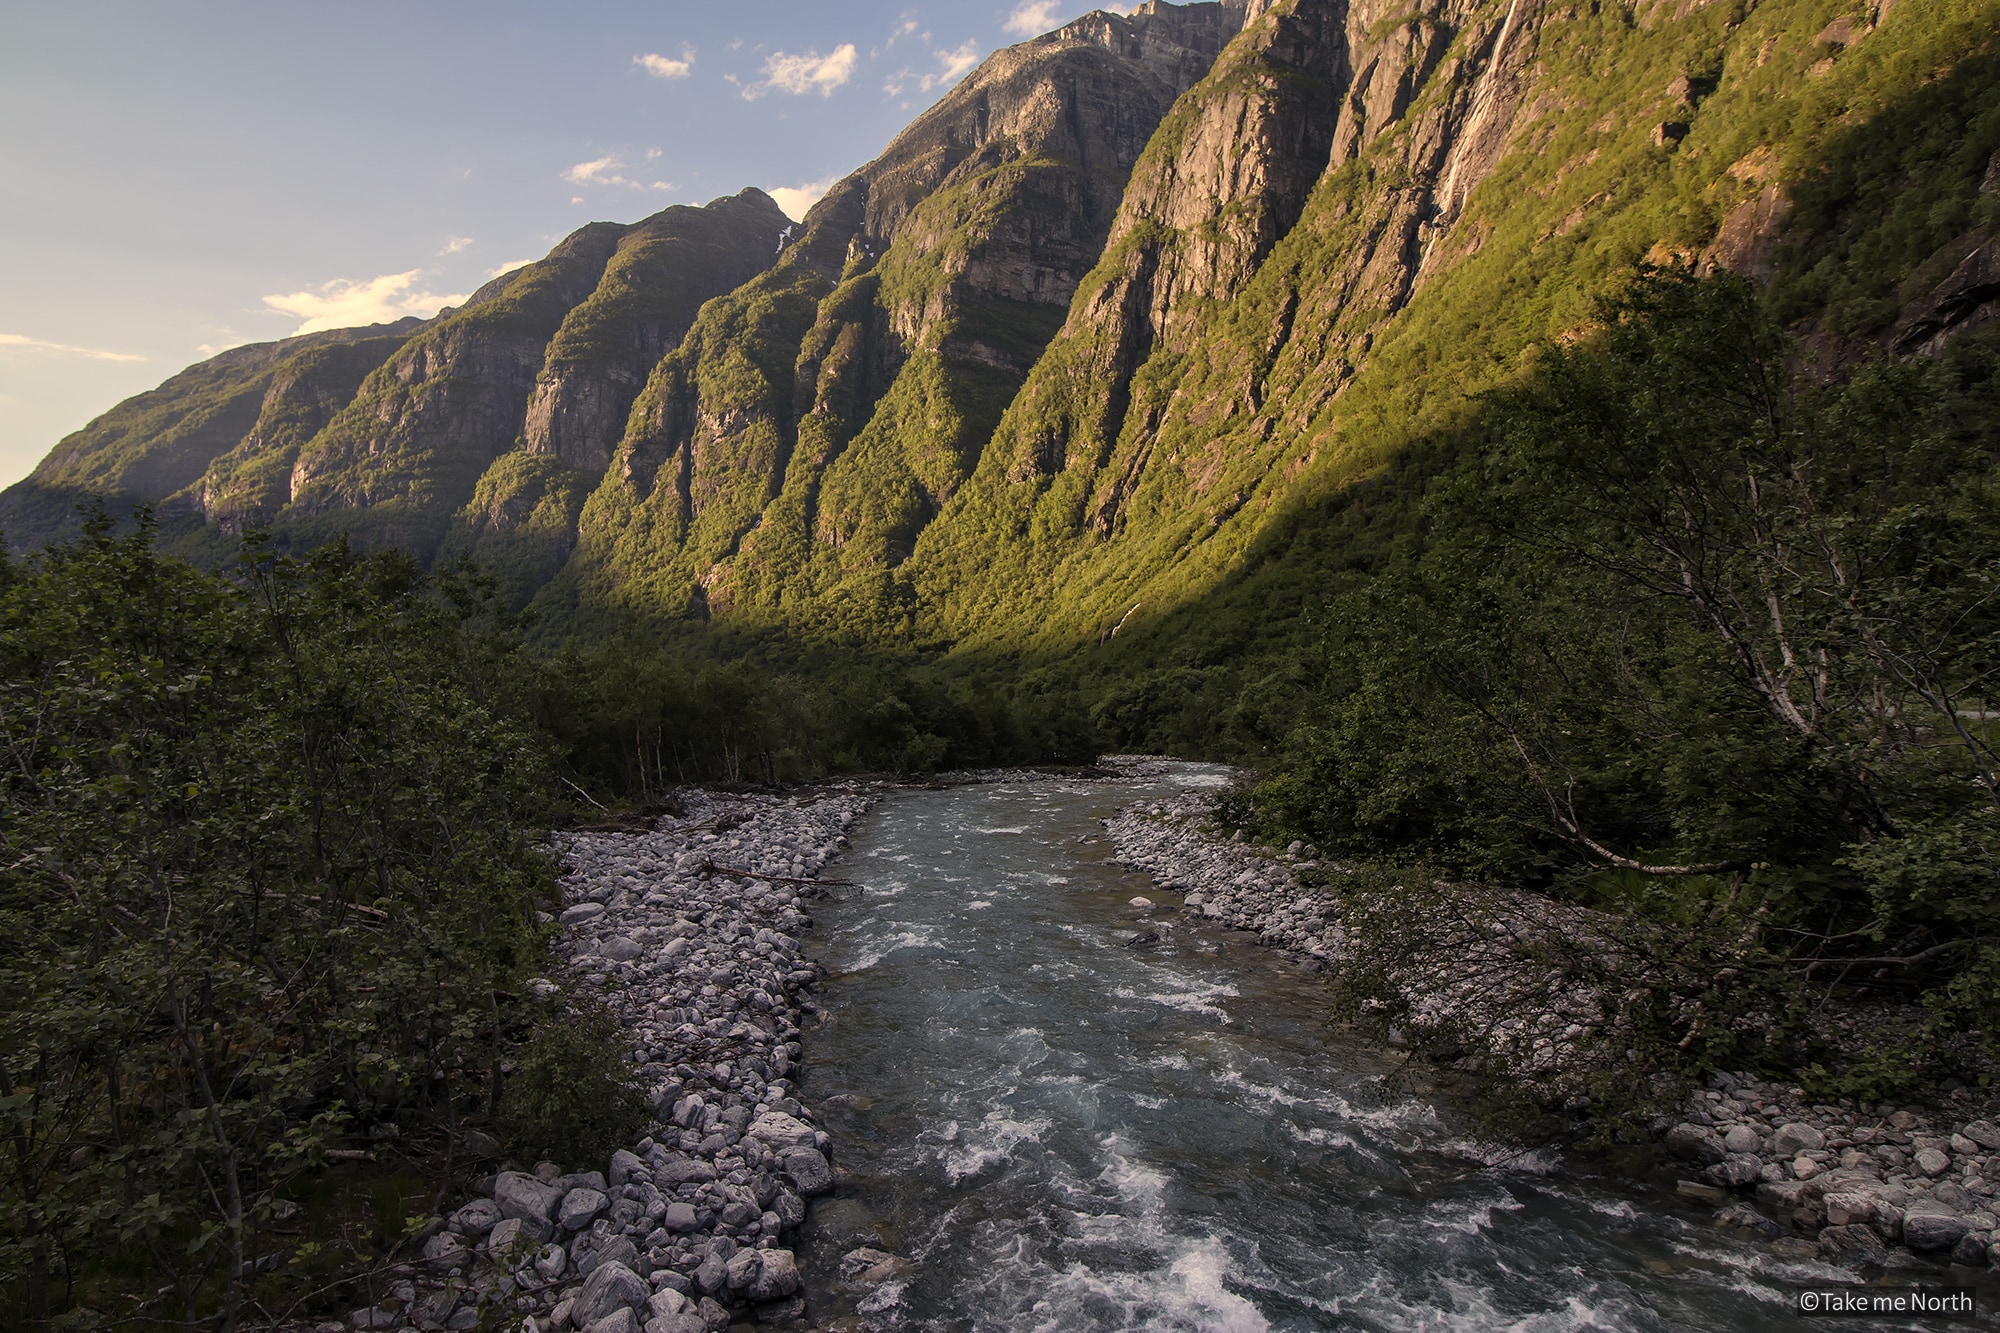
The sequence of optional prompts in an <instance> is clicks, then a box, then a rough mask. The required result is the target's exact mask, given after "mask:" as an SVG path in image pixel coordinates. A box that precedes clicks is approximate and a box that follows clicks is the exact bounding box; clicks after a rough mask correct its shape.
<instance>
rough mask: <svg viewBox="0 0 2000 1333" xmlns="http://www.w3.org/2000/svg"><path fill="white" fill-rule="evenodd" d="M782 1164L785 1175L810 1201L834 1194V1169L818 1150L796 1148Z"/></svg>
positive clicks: (787, 1154) (787, 1155) (786, 1155)
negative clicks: (823, 1195)
mask: <svg viewBox="0 0 2000 1333" xmlns="http://www.w3.org/2000/svg"><path fill="white" fill-rule="evenodd" d="M780 1162H781V1164H782V1166H783V1169H784V1173H785V1175H786V1176H788V1177H789V1178H790V1179H791V1182H792V1184H793V1185H795V1186H797V1188H798V1191H799V1193H800V1194H803V1195H805V1196H806V1197H807V1198H808V1199H810V1198H813V1197H814V1196H816V1195H820V1194H830V1193H832V1192H833V1167H832V1166H831V1165H830V1164H829V1163H828V1162H827V1160H826V1157H825V1156H824V1155H823V1154H822V1153H821V1152H820V1151H819V1150H818V1149H817V1148H794V1149H792V1150H791V1151H790V1152H788V1153H786V1154H785V1155H784V1156H783V1157H782V1158H781V1159H780Z"/></svg>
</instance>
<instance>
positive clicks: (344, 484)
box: [285, 223, 627, 559]
mask: <svg viewBox="0 0 2000 1333" xmlns="http://www.w3.org/2000/svg"><path fill="white" fill-rule="evenodd" d="M626 230H627V229H626V228H624V227H620V226H615V225H613V224H610V223H592V224H591V225H589V226H587V227H584V228H582V229H581V230H579V231H577V232H576V233H575V234H573V235H572V236H570V237H569V238H568V239H567V240H565V241H563V243H562V244H561V245H558V246H557V247H556V248H555V249H554V250H553V251H551V252H550V253H549V256H548V257H547V258H546V259H543V260H540V261H538V262H536V263H534V264H530V265H528V266H527V267H526V268H524V269H522V270H520V272H519V273H518V274H515V275H510V276H509V277H508V280H507V281H506V283H505V285H504V286H503V287H502V288H501V290H500V291H499V293H498V294H497V295H494V296H492V297H491V298H490V299H487V300H484V301H481V302H478V303H477V304H472V305H468V306H467V307H466V308H465V309H463V310H460V311H458V312H457V313H455V314H453V315H451V316H449V317H446V318H444V319H442V320H440V321H438V322H437V323H436V324H434V325H433V326H432V327H431V328H429V329H427V330H426V331H425V332H424V334H423V335H422V336H421V337H419V338H416V339H414V340H412V341H411V342H410V343H409V344H408V345H407V346H405V347H404V348H403V349H402V350H401V351H399V352H398V353H397V354H396V355H395V356H394V357H392V358H390V360H389V362H388V364H386V365H384V366H383V367H382V368H381V369H380V370H378V371H376V372H375V373H374V374H373V375H370V376H369V377H368V380H367V381H366V383H364V384H363V385H362V387H361V391H360V393H359V395H358V396H357V397H356V398H355V399H354V401H353V402H351V403H350V404H349V405H348V406H347V407H346V408H345V409H344V410H342V412H341V413H340V415H339V416H337V417H336V418H335V419H334V420H333V421H332V422H331V423H330V424H329V425H328V426H327V428H326V429H325V430H324V431H322V432H320V433H319V434H318V435H317V436H315V437H314V438H313V439H312V440H311V441H310V442H309V443H307V444H306V445H305V446H304V447H303V448H302V449H301V450H300V451H299V456H298V459H297V461H296V462H295V463H294V464H293V466H292V473H291V494H290V497H289V498H290V503H289V504H288V505H287V506H286V511H285V517H286V518H288V519H291V520H295V521H296V520H311V519H315V518H332V519H333V522H332V523H323V524H319V525H314V524H311V523H306V524H304V525H302V526H304V527H305V528H307V529H308V530H310V529H312V528H313V527H315V526H319V527H327V528H331V527H334V526H339V527H344V528H347V529H349V530H351V531H354V532H355V533H356V534H357V535H358V536H361V537H363V538H364V540H367V541H369V542H371V544H372V543H382V544H394V545H399V546H402V547H404V548H405V549H408V550H411V551H413V552H415V553H417V554H418V555H419V556H420V557H422V558H426V559H428V558H429V557H430V556H431V555H432V554H434V553H435V552H436V550H437V548H438V544H439V542H440V540H441V538H442V536H443V533H444V531H445V528H446V525H447V524H448V523H449V521H450V517H451V515H452V514H453V513H455V512H456V511H457V510H458V508H459V507H460V506H461V505H463V504H464V503H465V502H466V501H467V500H469V499H470V498H471V496H472V491H473V487H474V485H475V484H476V483H477V481H478V480H479V477H480V475H481V474H482V473H483V472H485V470H486V469H487V468H488V467H489V466H490V465H491V464H492V462H493V460H494V459H496V458H498V457H499V456H500V455H501V454H503V453H506V452H507V451H509V450H510V449H512V448H513V447H514V446H515V444H516V443H517V442H518V440H519V439H520V436H521V430H522V425H523V423H524V421H525V418H526V415H527V406H528V399H529V395H530V393H531V392H532V391H533V388H534V385H535V379H536V376H537V375H538V374H539V373H540V371H541V368H542V364H543V361H544V359H545V353H546V349H547V347H548V344H549V341H550V339H552V338H553V337H554V336H555V334H556V332H557V330H558V329H559V328H560V327H561V325H562V321H563V319H564V318H565V317H566V316H567V315H568V314H569V312H570V311H571V310H572V309H574V308H575V307H576V306H577V305H578V304H579V303H580V302H582V301H583V300H584V299H585V298H586V297H588V296H589V295H590V294H591V293H592V291H594V290H595V289H596V287H597V285H598V281H599V279H600V278H601V277H602V275H603V272H604V267H605V265H606V264H607V263H608V262H609V261H610V259H611V256H612V255H613V254H614V253H615V252H616V251H617V247H618V243H619V241H620V239H621V238H622V237H623V236H624V234H625V232H626ZM356 511H359V512H356Z"/></svg>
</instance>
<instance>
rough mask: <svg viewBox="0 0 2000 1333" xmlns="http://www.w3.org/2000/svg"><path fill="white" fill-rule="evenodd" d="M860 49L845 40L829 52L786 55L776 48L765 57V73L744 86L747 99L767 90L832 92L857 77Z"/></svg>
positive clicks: (822, 94)
mask: <svg viewBox="0 0 2000 1333" xmlns="http://www.w3.org/2000/svg"><path fill="white" fill-rule="evenodd" d="M858 58H859V53H858V52H857V51H856V50H855V49H854V43H853V42H843V43H841V44H840V45H839V46H837V47H835V48H834V49H833V50H832V51H830V52H828V53H827V54H826V55H821V54H820V53H819V52H817V51H808V52H806V53H805V54H804V55H797V56H794V55H787V54H786V53H785V52H783V51H773V52H772V53H771V54H770V55H768V56H766V57H765V58H764V77H763V79H762V80H761V81H759V82H757V83H753V84H751V85H750V86H749V87H747V88H745V89H744V90H743V97H744V100H745V101H750V102H754V101H756V100H757V99H758V98H760V97H762V96H763V95H764V94H765V93H768V92H773V91H776V92H781V93H791V94H792V95H794V96H803V95H804V94H806V93H818V94H819V95H820V96H821V97H831V96H833V90H834V89H835V88H838V87H840V86H841V85H842V84H844V83H846V82H847V81H848V80H849V79H851V78H853V77H854V62H855V61H856V60H857V59H858Z"/></svg>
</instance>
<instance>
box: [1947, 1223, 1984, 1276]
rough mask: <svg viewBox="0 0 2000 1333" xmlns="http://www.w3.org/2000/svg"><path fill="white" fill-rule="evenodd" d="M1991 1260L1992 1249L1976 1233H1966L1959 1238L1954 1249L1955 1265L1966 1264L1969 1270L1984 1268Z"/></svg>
mask: <svg viewBox="0 0 2000 1333" xmlns="http://www.w3.org/2000/svg"><path fill="white" fill-rule="evenodd" d="M1991 1260H1992V1253H1991V1250H1990V1248H1989V1247H1988V1246H1987V1244H1986V1242H1985V1241H1984V1240H1982V1239H1981V1238H1980V1236H1979V1233H1978V1232H1976V1231H1968V1232H1966V1233H1965V1234H1964V1235H1963V1236H1960V1237H1959V1238H1958V1244H1957V1245H1954V1246H1953V1247H1952V1251H1951V1261H1952V1262H1953V1263H1955V1264H1964V1265H1965V1266H1966V1267H1967V1268H1984V1267H1986V1265H1987V1264H1988V1263H1989V1262H1991Z"/></svg>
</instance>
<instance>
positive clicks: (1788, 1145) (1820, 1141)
mask: <svg viewBox="0 0 2000 1333" xmlns="http://www.w3.org/2000/svg"><path fill="white" fill-rule="evenodd" d="M1824 1147H1826V1135H1824V1134H1822V1133H1820V1132H1819V1131H1818V1130H1817V1129H1814V1128H1813V1127H1812V1126H1811V1125H1802V1124H1799V1123H1797V1122H1793V1123H1792V1124H1789V1125H1780V1126H1778V1129H1777V1132H1776V1133H1774V1134H1772V1135H1771V1155H1772V1156H1773V1157H1796V1156H1797V1155H1798V1154H1800V1153H1802V1152H1818V1151H1819V1150H1820V1149H1821V1148H1824Z"/></svg>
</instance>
